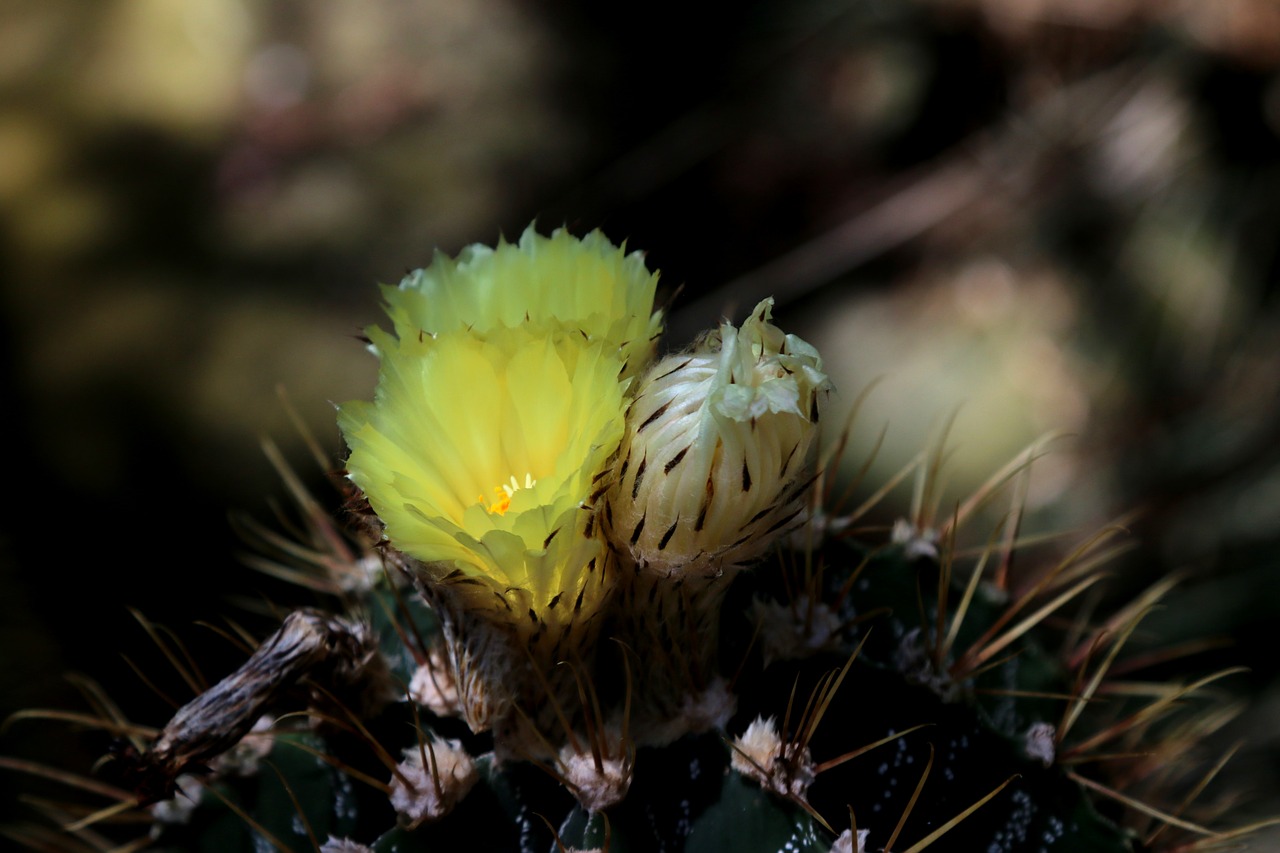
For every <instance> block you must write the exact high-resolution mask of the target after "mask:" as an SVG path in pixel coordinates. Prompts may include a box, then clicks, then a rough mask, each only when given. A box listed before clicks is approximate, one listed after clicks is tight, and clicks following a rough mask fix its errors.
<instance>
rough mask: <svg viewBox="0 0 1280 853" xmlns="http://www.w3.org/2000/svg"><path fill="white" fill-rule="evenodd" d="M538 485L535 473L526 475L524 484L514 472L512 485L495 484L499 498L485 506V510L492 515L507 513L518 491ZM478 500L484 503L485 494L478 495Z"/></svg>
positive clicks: (495, 490)
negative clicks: (521, 483) (534, 476)
mask: <svg viewBox="0 0 1280 853" xmlns="http://www.w3.org/2000/svg"><path fill="white" fill-rule="evenodd" d="M536 485H538V481H537V480H535V479H534V478H533V474H525V475H524V485H523V486H521V485H520V482H519V481H518V480H517V479H516V477H515V475H514V474H512V475H511V483H510V485H508V484H507V483H503V484H502V485H501V486H494V488H493V490H494V492H496V493H497V495H498V499H497V501H495V502H494V503H492V504H490V505H489V506H487V507H485V511H486V512H488V513H489V514H490V515H495V514H496V515H506V513H507V510H509V509H510V508H511V499H512V498H513V497H515V494H516V492H518V491H520V490H521V489H522V488H523V489H532V488H533V487H534V486H536ZM476 500H477V501H478V502H479V503H481V504H483V503H484V495H477V496H476Z"/></svg>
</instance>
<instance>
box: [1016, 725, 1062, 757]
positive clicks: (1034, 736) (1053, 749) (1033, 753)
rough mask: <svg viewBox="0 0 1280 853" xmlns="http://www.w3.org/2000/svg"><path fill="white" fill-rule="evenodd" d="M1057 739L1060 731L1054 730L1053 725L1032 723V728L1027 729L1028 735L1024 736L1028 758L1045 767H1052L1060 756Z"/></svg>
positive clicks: (1024, 745) (1024, 748) (1023, 745)
mask: <svg viewBox="0 0 1280 853" xmlns="http://www.w3.org/2000/svg"><path fill="white" fill-rule="evenodd" d="M1057 737H1058V730H1057V729H1056V728H1054V725H1053V723H1032V724H1031V728H1029V729H1027V733H1026V735H1024V736H1023V742H1022V748H1023V751H1025V752H1026V754H1027V757H1028V758H1034V759H1036V760H1038V761H1039V762H1040V763H1041V764H1043V765H1044V766H1045V767H1050V766H1052V765H1053V762H1054V760H1055V759H1056V758H1057V754H1058V750H1057V746H1056V744H1055V743H1054V741H1055V740H1056V739H1057Z"/></svg>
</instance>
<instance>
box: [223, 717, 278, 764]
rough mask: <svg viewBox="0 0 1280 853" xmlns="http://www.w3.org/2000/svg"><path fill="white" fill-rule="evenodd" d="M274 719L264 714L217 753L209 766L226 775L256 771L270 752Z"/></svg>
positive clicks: (273, 740) (272, 743) (272, 742)
mask: <svg viewBox="0 0 1280 853" xmlns="http://www.w3.org/2000/svg"><path fill="white" fill-rule="evenodd" d="M274 723H275V720H273V719H272V718H271V716H270V715H266V714H264V715H263V716H261V717H259V718H258V721H257V722H256V723H254V724H253V728H252V729H250V730H249V733H248V734H246V735H245V736H244V737H242V738H240V742H239V743H237V744H236V745H235V746H233V747H231V749H229V750H227V751H226V752H224V753H222V755H219V756H218V757H217V758H215V759H213V761H211V762H209V764H210V766H211V767H212V768H213V770H214V771H215V772H217V773H221V774H226V775H228V776H253V775H255V774H256V773H257V772H258V768H259V765H261V763H262V759H264V758H266V757H267V756H268V755H270V754H271V748H272V747H273V746H275V742H276V739H275V737H274V736H273V735H271V734H270V732H271V726H272V725H273V724H274Z"/></svg>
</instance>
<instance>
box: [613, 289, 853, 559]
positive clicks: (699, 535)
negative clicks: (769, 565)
mask: <svg viewBox="0 0 1280 853" xmlns="http://www.w3.org/2000/svg"><path fill="white" fill-rule="evenodd" d="M772 307H773V300H772V299H766V300H765V301H763V302H761V303H760V304H759V305H757V306H756V309H755V311H754V312H752V314H751V317H750V318H748V319H747V321H746V322H745V323H743V324H742V328H740V329H735V328H734V327H733V326H732V325H731V324H728V323H725V324H724V325H722V326H721V327H720V329H719V330H718V331H717V332H712V333H711V334H709V335H707V336H706V337H704V338H703V339H702V340H701V341H699V342H698V343H697V344H696V345H695V346H694V348H693V350H692V351H691V352H688V353H684V354H681V355H674V356H669V357H667V358H664V359H662V360H661V361H659V362H658V363H657V364H655V365H654V366H653V367H652V368H650V369H649V371H648V373H647V374H646V375H645V376H644V378H643V379H642V381H641V383H640V385H639V387H638V388H637V391H636V397H635V399H634V401H633V402H632V404H631V406H630V408H629V410H628V413H627V433H626V438H625V439H624V441H623V446H622V450H621V452H620V454H619V461H618V466H617V470H616V473H615V477H614V480H613V483H612V486H611V488H610V490H609V493H608V497H607V505H606V511H605V520H606V525H607V527H608V530H609V535H610V538H611V540H612V542H613V545H614V547H615V548H616V549H617V550H618V551H620V552H621V553H623V554H624V555H630V557H631V559H632V560H633V561H634V562H635V564H636V566H637V567H639V568H641V569H647V570H649V571H651V572H654V573H657V574H659V575H662V576H672V575H676V574H679V575H680V576H682V577H699V576H700V577H718V576H719V575H720V574H722V573H723V572H724V571H725V570H727V569H730V568H733V567H735V566H739V565H742V564H743V563H745V562H748V561H750V560H751V559H753V558H755V557H757V556H759V555H760V554H761V553H762V552H763V551H764V549H765V548H767V547H768V546H769V544H770V543H771V542H773V541H774V539H775V538H776V537H777V536H778V535H779V534H780V533H782V532H784V531H785V530H786V529H787V528H788V527H789V525H790V524H791V523H792V521H793V520H794V519H795V518H796V517H797V514H798V512H799V508H800V502H799V497H800V493H801V492H802V491H803V489H804V486H805V485H806V482H805V479H804V478H801V474H802V472H805V471H806V470H807V467H808V465H807V459H808V455H809V453H808V451H809V446H810V444H811V442H812V441H813V437H814V434H815V432H816V429H815V427H816V425H817V423H818V409H819V405H820V401H821V400H822V398H823V397H825V396H826V394H827V393H828V391H829V389H830V383H829V382H828V380H827V376H826V374H825V373H823V371H822V359H821V358H820V357H819V356H818V353H817V351H816V350H815V349H814V348H813V347H811V346H810V345H809V344H807V343H805V342H804V341H803V340H801V339H800V338H797V337H795V336H794V335H787V334H784V333H783V332H782V330H780V329H779V328H778V327H777V326H775V325H773V323H772V322H770V319H771V309H772Z"/></svg>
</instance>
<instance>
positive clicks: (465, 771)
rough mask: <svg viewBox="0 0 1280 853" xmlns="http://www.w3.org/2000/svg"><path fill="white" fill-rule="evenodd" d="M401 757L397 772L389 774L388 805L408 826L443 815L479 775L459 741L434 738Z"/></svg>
mask: <svg viewBox="0 0 1280 853" xmlns="http://www.w3.org/2000/svg"><path fill="white" fill-rule="evenodd" d="M424 751H425V752H426V754H427V763H426V766H423V761H422V753H423V752H424ZM433 754H434V755H435V762H434V765H435V771H436V772H435V773H434V774H433V773H432V758H431V757H432V755H433ZM404 759H405V760H404V761H402V762H400V764H399V765H397V768H396V769H397V770H399V773H400V775H392V777H391V806H392V808H394V809H395V810H396V813H397V814H399V815H400V816H401V817H402V818H404V819H405V821H406V822H407V825H408V826H409V827H410V828H414V827H416V826H418V825H419V824H422V823H424V822H427V821H433V820H439V819H440V818H442V817H444V816H445V815H447V814H448V813H449V812H450V811H452V810H453V807H454V806H456V805H457V804H458V803H459V802H460V801H461V800H462V798H463V797H465V796H466V795H467V793H468V792H469V791H470V790H471V788H472V786H474V785H475V783H476V779H477V778H478V776H479V774H478V773H477V772H476V765H475V762H474V761H473V760H472V758H471V756H470V755H468V754H467V751H466V750H465V749H463V748H462V742H461V741H456V740H442V739H439V738H434V739H433V740H432V741H431V744H430V746H427V747H423V749H417V748H410V749H406V750H405V751H404ZM401 776H403V777H404V779H401ZM405 780H408V784H405Z"/></svg>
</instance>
